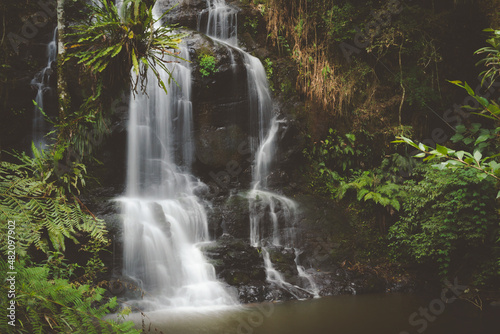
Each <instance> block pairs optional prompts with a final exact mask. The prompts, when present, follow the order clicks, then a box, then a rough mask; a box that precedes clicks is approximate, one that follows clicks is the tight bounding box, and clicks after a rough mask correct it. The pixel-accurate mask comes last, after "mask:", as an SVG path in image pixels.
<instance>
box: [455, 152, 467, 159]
mask: <svg viewBox="0 0 500 334" xmlns="http://www.w3.org/2000/svg"><path fill="white" fill-rule="evenodd" d="M464 154H465V152H464V151H458V152H456V153H455V155H456V156H457V158H458V159H460V160H463V158H464Z"/></svg>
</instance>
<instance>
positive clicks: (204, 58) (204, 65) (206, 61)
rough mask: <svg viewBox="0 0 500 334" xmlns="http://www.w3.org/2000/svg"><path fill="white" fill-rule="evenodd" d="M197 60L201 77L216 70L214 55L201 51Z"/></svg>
mask: <svg viewBox="0 0 500 334" xmlns="http://www.w3.org/2000/svg"><path fill="white" fill-rule="evenodd" d="M198 62H199V65H200V73H201V76H202V77H204V78H205V77H209V76H211V75H212V74H214V73H216V72H218V69H216V68H215V65H216V61H215V57H214V56H212V55H209V54H206V53H202V54H200V55H199V56H198Z"/></svg>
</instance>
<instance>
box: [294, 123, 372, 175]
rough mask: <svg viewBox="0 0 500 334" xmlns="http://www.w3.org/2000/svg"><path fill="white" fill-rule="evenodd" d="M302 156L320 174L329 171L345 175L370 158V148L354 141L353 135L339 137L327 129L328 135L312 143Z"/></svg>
mask: <svg viewBox="0 0 500 334" xmlns="http://www.w3.org/2000/svg"><path fill="white" fill-rule="evenodd" d="M303 154H304V155H305V156H306V157H307V158H308V159H309V160H310V161H311V162H313V163H314V164H315V165H316V167H317V168H318V171H319V173H320V174H324V173H325V172H326V170H327V169H329V170H331V171H333V172H336V173H341V174H346V175H347V174H349V173H350V171H351V170H352V169H353V168H356V167H360V166H361V164H363V163H364V162H366V161H367V160H370V158H371V150H370V148H369V147H368V146H366V145H363V144H361V143H359V142H358V141H356V135H355V134H353V133H347V134H345V135H340V134H339V133H338V132H337V131H336V130H334V129H329V135H328V136H327V137H326V138H325V139H324V140H321V141H320V142H316V143H314V145H313V146H312V148H311V149H304V150H303Z"/></svg>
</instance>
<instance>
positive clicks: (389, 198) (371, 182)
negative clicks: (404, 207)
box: [337, 171, 403, 211]
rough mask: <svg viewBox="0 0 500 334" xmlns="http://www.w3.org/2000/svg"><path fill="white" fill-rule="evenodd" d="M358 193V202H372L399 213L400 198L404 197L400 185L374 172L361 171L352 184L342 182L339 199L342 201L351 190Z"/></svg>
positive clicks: (338, 191) (351, 181)
mask: <svg viewBox="0 0 500 334" xmlns="http://www.w3.org/2000/svg"><path fill="white" fill-rule="evenodd" d="M350 189H352V190H354V191H355V192H356V199H357V200H358V202H361V201H363V202H366V201H370V202H372V203H374V204H376V205H380V206H382V207H385V208H386V207H392V208H393V209H395V210H396V211H399V209H400V207H401V204H400V198H401V196H402V195H403V192H402V191H401V188H400V186H399V185H397V184H395V183H393V182H391V181H390V180H387V179H386V178H385V177H384V176H383V174H377V173H375V172H374V171H362V172H361V171H359V172H357V173H356V174H355V175H354V176H353V177H352V178H351V180H350V182H340V186H339V188H338V189H337V198H339V199H342V198H344V196H345V195H346V193H347V192H348V191H349V190H350Z"/></svg>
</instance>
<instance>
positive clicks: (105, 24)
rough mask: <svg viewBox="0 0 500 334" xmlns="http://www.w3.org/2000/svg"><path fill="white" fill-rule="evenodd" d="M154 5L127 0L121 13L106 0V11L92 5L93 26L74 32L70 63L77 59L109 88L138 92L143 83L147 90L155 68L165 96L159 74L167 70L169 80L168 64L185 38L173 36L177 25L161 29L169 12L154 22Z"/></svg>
mask: <svg viewBox="0 0 500 334" xmlns="http://www.w3.org/2000/svg"><path fill="white" fill-rule="evenodd" d="M155 3H156V1H149V4H148V3H147V2H145V1H140V0H125V1H124V2H123V5H122V7H121V8H122V12H121V13H118V9H117V7H116V6H115V5H114V4H113V2H109V1H104V2H103V7H102V8H101V7H99V6H98V5H97V4H93V5H89V8H90V10H91V13H92V15H90V16H89V17H88V21H87V22H84V23H83V24H80V25H76V26H73V27H72V29H74V30H75V32H74V33H72V34H69V35H68V36H69V37H74V38H76V41H74V42H72V43H69V44H68V46H67V47H68V57H67V59H70V58H76V59H78V63H79V64H83V65H84V66H85V68H86V69H87V70H88V71H89V72H90V74H92V75H94V76H98V77H101V78H103V80H104V85H105V86H106V87H108V88H109V87H126V86H128V85H129V84H130V83H132V88H133V89H134V91H135V92H137V91H138V90H139V89H138V86H139V83H140V90H142V91H144V90H145V88H146V84H147V72H148V70H149V69H150V70H152V72H153V73H154V75H155V76H156V78H157V80H158V85H159V86H160V87H161V88H163V90H164V91H165V93H166V92H167V88H166V86H165V83H164V82H163V80H162V78H161V75H160V72H159V69H160V68H161V69H163V70H165V71H166V72H167V73H168V74H169V80H170V78H171V74H170V71H169V70H168V68H167V67H166V64H167V63H169V62H172V61H173V60H172V59H175V58H179V56H178V55H177V54H176V53H175V52H173V51H172V50H175V49H178V44H179V43H180V41H181V38H182V37H183V36H184V35H182V34H177V33H174V28H173V27H172V26H168V25H167V26H159V27H158V24H159V23H160V22H161V21H160V20H161V19H162V18H163V16H164V15H166V14H167V13H168V11H166V12H165V13H164V14H163V15H162V17H160V18H157V19H155V18H154V17H153V6H154V4H155ZM131 69H133V74H132V72H131Z"/></svg>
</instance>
